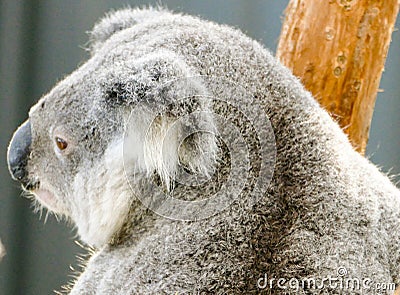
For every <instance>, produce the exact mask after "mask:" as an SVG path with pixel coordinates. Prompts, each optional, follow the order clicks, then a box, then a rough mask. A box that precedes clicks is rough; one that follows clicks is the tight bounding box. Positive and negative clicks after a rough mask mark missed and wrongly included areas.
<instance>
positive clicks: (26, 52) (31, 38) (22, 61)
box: [0, 0, 400, 295]
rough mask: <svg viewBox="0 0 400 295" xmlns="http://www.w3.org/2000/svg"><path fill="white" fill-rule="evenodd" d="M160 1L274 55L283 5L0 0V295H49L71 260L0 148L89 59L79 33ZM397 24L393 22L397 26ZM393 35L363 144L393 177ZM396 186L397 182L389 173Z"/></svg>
mask: <svg viewBox="0 0 400 295" xmlns="http://www.w3.org/2000/svg"><path fill="white" fill-rule="evenodd" d="M157 3H162V4H163V5H166V6H167V7H168V8H170V9H172V10H175V11H180V12H184V13H190V14H194V15H199V16H201V17H203V18H206V19H210V20H214V21H216V22H219V23H226V24H230V25H232V26H235V27H237V28H240V29H241V30H242V31H244V32H246V33H247V34H248V35H249V36H251V37H253V38H255V39H257V40H259V41H260V42H261V43H263V44H265V46H266V47H268V48H270V49H271V50H272V51H275V49H276V46H277V41H278V37H279V33H280V28H281V24H282V17H283V12H284V9H285V7H286V5H287V1H275V0H253V1H245V0H242V1H240V0H232V1H222V0H217V1H216V0H202V1H194V0H193V1H184V0H180V1H178V0H176V1H167V0H165V1H162V2H159V1H158V2H156V1H129V0H125V1H120V0H96V1H94V0H86V1H78V0H69V1H63V0H41V1H36V0H1V1H0V114H1V115H0V116H1V117H0V196H1V199H0V239H1V240H2V242H3V244H4V246H5V248H6V251H7V255H6V256H5V257H4V258H3V260H2V261H1V262H0V294H25V295H28V294H51V293H52V291H53V290H59V289H60V286H61V285H63V284H65V283H66V282H67V281H68V280H69V278H70V274H71V271H70V266H73V267H75V268H76V267H77V265H78V263H77V260H76V257H75V256H76V255H77V254H78V253H84V252H85V251H84V250H83V249H82V248H80V247H79V246H78V245H76V243H75V242H74V241H75V240H76V235H75V231H74V230H73V229H72V227H71V226H67V225H65V224H64V223H58V222H57V221H56V220H55V219H54V217H49V218H48V220H47V222H46V224H45V223H44V217H42V218H40V217H39V215H38V214H34V213H33V211H32V208H31V203H30V202H29V201H28V200H27V199H25V198H23V197H21V190H20V189H19V186H18V184H17V183H15V182H13V181H12V180H11V178H10V176H9V173H8V170H7V166H6V151H7V145H8V142H9V140H10V139H11V136H12V133H13V131H14V130H15V129H16V128H17V126H18V125H19V124H20V123H22V122H23V121H24V120H25V119H26V118H27V113H28V111H29V108H30V106H31V105H32V104H33V103H35V102H36V101H37V100H38V99H39V98H40V97H41V96H42V95H43V94H45V93H46V92H47V91H49V90H50V89H51V88H52V86H53V85H54V84H55V83H56V82H57V81H59V80H60V79H62V78H63V77H64V76H65V75H66V74H68V73H70V72H71V71H73V70H74V69H75V68H76V67H77V65H79V64H81V63H82V62H84V61H85V60H86V59H87V58H88V54H87V53H86V52H85V51H84V50H83V49H82V47H84V46H85V44H86V42H87V34H86V32H87V31H88V30H90V29H91V27H92V26H93V24H94V22H95V21H96V20H97V19H98V18H99V17H101V16H102V15H104V13H105V12H106V11H108V10H110V9H112V8H114V9H117V8H121V7H125V6H127V5H130V6H137V5H145V4H153V5H154V4H157ZM398 26H399V20H398V21H397V27H398ZM399 82H400V34H399V32H395V33H394V34H393V42H392V44H391V47H390V51H389V56H388V58H387V61H386V70H385V73H384V74H383V78H382V81H381V86H380V88H382V89H384V90H385V91H384V92H382V93H379V94H378V98H377V101H376V107H375V112H374V117H373V122H372V127H371V134H370V141H369V145H368V157H369V158H370V159H371V160H372V162H374V163H376V164H377V165H379V166H380V167H381V168H382V170H383V171H386V172H388V171H390V173H391V174H393V175H396V174H397V175H398V174H399V173H400V159H399V157H398V151H399V147H400V128H399V127H400V115H399V113H400V83H399ZM394 179H395V181H398V180H400V178H399V177H398V176H394Z"/></svg>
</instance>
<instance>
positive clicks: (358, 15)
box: [277, 0, 399, 154]
mask: <svg viewBox="0 0 400 295" xmlns="http://www.w3.org/2000/svg"><path fill="white" fill-rule="evenodd" d="M398 10H399V0H378V1H371V0H329V1H328V0H327V1H313V0H291V1H290V2H289V5H288V7H287V8H286V11H285V21H284V24H283V27H282V32H281V36H280V41H279V44H278V50H277V56H278V58H279V59H280V60H281V62H283V64H285V65H286V66H287V67H289V68H290V69H291V70H292V71H293V73H294V74H295V75H296V76H298V77H299V78H300V79H301V80H302V82H303V84H304V85H305V87H306V88H307V89H308V90H309V91H310V92H311V93H312V94H313V95H314V96H315V97H316V99H318V100H319V102H320V103H321V105H323V106H324V107H325V108H326V109H327V110H328V112H329V113H330V114H331V115H332V116H333V117H334V118H335V119H336V120H337V121H338V122H339V124H340V126H341V127H342V128H343V129H344V131H345V132H346V133H347V134H348V135H349V138H350V141H351V142H352V144H353V146H354V148H355V149H356V150H357V151H359V152H360V153H362V154H364V153H365V148H366V145H367V141H368V134H369V127H370V124H371V119H372V114H373V109H374V105H375V99H376V95H377V92H378V91H379V89H378V87H379V82H380V79H381V74H382V71H383V69H384V63H385V60H386V56H387V52H388V48H389V44H390V40H391V34H392V32H393V28H394V24H395V21H396V16H397V14H398Z"/></svg>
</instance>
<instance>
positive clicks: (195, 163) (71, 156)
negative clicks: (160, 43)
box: [8, 46, 215, 246]
mask: <svg viewBox="0 0 400 295" xmlns="http://www.w3.org/2000/svg"><path fill="white" fill-rule="evenodd" d="M127 51H128V52H130V53H132V55H124V54H122V53H123V52H127ZM133 52H134V51H132V50H130V49H129V50H126V49H125V48H123V47H122V49H120V48H119V47H118V46H114V48H113V50H109V49H108V48H105V49H104V50H99V51H98V52H97V53H96V54H95V55H94V56H93V57H92V58H91V59H90V60H89V61H88V62H86V63H85V64H84V65H82V66H81V67H80V68H78V69H77V70H76V71H74V72H73V73H72V74H71V75H70V76H69V77H67V78H66V79H64V80H63V81H61V82H60V83H59V84H58V85H56V86H55V88H54V89H53V90H52V91H51V92H50V93H48V94H47V95H45V96H44V97H43V98H42V99H41V100H40V101H39V102H38V103H37V104H36V105H35V106H33V107H32V109H31V111H30V113H29V118H28V120H27V121H26V122H25V123H24V124H23V125H22V126H21V127H20V128H19V129H18V130H17V131H16V132H15V134H14V137H13V139H12V142H11V144H10V147H9V152H8V162H9V168H10V172H11V174H12V175H13V177H14V179H16V180H18V181H20V182H21V183H22V185H23V187H24V189H25V190H27V191H29V192H30V193H32V194H33V195H34V196H35V198H36V200H37V201H38V202H39V204H40V205H42V206H44V207H46V208H48V209H49V210H50V211H51V212H55V213H56V214H61V215H64V216H67V217H69V218H71V219H72V220H73V221H74V222H75V224H76V225H77V228H78V232H79V234H80V236H81V238H82V239H83V240H84V241H85V242H87V243H89V244H92V245H95V246H101V245H103V244H104V243H106V242H107V241H109V240H110V239H111V238H112V236H113V234H115V232H116V231H117V230H118V228H120V227H121V226H122V224H123V222H124V219H125V217H126V216H127V213H128V211H129V210H130V208H131V206H132V200H133V198H134V196H133V195H134V194H133V192H132V182H128V181H127V177H128V178H129V177H130V176H132V175H133V176H134V177H135V179H136V180H139V179H141V178H145V177H149V176H151V175H153V174H158V175H159V178H160V179H161V181H162V182H163V183H166V184H167V183H168V182H169V181H170V180H171V179H170V178H171V176H173V175H174V173H175V172H174V171H175V170H176V166H177V165H178V162H179V160H178V159H179V158H180V160H181V162H184V164H185V165H186V166H187V167H191V168H193V169H194V170H204V169H202V168H204V167H206V168H207V169H208V167H210V166H211V164H210V163H211V162H213V161H214V154H213V152H214V148H215V138H214V137H213V136H210V135H199V134H196V135H194V136H191V137H190V140H186V141H185V142H184V143H183V144H182V142H178V139H177V137H178V134H177V133H178V131H177V132H172V133H171V132H170V133H168V126H170V125H173V124H174V117H175V116H176V115H178V114H182V113H185V112H187V111H188V110H189V109H191V110H195V109H196V108H197V109H199V110H205V109H206V108H207V106H206V104H204V103H199V102H195V101H194V100H196V99H193V100H188V102H187V103H176V105H175V108H174V107H171V104H173V103H174V101H175V100H176V99H177V98H179V97H196V94H199V93H202V94H204V89H203V88H202V86H201V85H198V84H196V83H194V85H188V84H185V85H184V86H179V83H178V84H176V85H175V86H173V87H172V86H163V83H165V81H167V80H171V79H175V78H178V77H185V76H190V75H193V73H191V72H190V71H189V70H187V68H186V65H185V64H184V63H182V62H180V61H179V58H176V57H175V56H173V55H170V53H165V54H164V53H162V52H158V53H154V54H153V53H151V54H148V55H144V56H141V57H140V58H138V57H135V56H134V53H133ZM161 103H164V104H166V106H167V108H166V109H167V114H161V115H157V116H156V117H152V116H151V107H150V106H155V105H159V104H161ZM138 105H140V108H142V109H141V110H140V111H139V112H138V111H137V109H136V113H135V114H136V115H135V116H134V117H133V118H132V117H131V111H132V109H134V108H136V107H138ZM128 119H130V124H128V131H129V132H128V134H129V138H128V139H129V140H130V145H129V147H130V148H131V150H130V153H129V154H128V156H126V154H125V155H124V153H123V149H124V142H125V141H126V134H127V124H126V122H127V121H128ZM203 119H204V120H203ZM203 119H202V120H203V122H202V125H203V126H204V125H208V127H210V128H209V129H210V130H213V127H212V126H213V122H212V119H211V118H210V117H209V118H203ZM196 120H197V119H195V120H194V121H193V120H192V121H191V123H190V124H197V123H199V122H196ZM178 125H179V124H178ZM179 128H180V127H178V129H177V130H179ZM167 133H168V135H167V136H166V134H167ZM146 136H148V140H147V141H146ZM145 142H146V143H145ZM165 146H167V148H166V149H165V148H163V147H165ZM199 154H200V155H202V156H201V157H199V156H198V155H199ZM127 159H128V160H127ZM127 171H128V172H127ZM126 172H127V173H126ZM127 174H128V175H127ZM167 186H168V185H167Z"/></svg>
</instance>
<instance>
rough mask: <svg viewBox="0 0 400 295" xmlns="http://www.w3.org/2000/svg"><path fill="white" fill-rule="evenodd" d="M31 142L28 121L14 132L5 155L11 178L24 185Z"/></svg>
mask: <svg viewBox="0 0 400 295" xmlns="http://www.w3.org/2000/svg"><path fill="white" fill-rule="evenodd" d="M31 142H32V135H31V124H30V123H29V120H26V121H25V123H23V124H22V125H21V126H20V127H19V128H18V129H17V131H15V133H14V136H13V138H12V139H11V143H10V146H9V147H8V154H7V162H8V169H9V170H10V173H11V175H12V177H13V178H14V179H15V180H18V181H20V182H21V183H22V184H26V182H27V171H26V164H27V162H28V157H29V153H30V149H31Z"/></svg>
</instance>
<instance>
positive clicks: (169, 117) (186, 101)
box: [125, 77, 218, 190]
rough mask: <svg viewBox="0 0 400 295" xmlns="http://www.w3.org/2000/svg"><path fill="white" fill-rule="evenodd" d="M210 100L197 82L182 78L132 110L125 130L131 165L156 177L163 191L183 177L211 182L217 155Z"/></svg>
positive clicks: (158, 90)
mask: <svg viewBox="0 0 400 295" xmlns="http://www.w3.org/2000/svg"><path fill="white" fill-rule="evenodd" d="M209 97H210V96H209V95H207V89H206V87H204V85H203V84H202V83H201V82H199V80H198V79H196V78H193V77H190V78H187V77H185V78H179V79H175V80H174V81H173V82H168V83H163V84H162V85H160V86H159V87H157V89H156V91H155V92H152V93H151V94H150V96H147V97H145V98H144V99H143V100H142V101H143V103H138V104H137V105H136V106H134V110H133V113H132V114H131V115H130V120H129V123H128V128H127V130H128V137H127V138H128V140H129V143H128V145H127V147H128V148H131V150H132V152H133V153H136V154H135V155H133V157H132V155H130V157H129V158H131V159H133V160H134V161H133V162H132V165H134V166H136V167H137V166H141V167H142V169H144V170H145V171H146V172H147V175H149V176H150V175H153V174H154V173H156V174H157V175H158V176H159V178H160V180H161V182H162V183H163V185H164V186H165V188H166V189H167V190H169V189H171V188H172V186H173V184H174V183H175V182H181V183H182V181H185V180H183V179H182V177H186V178H187V177H189V178H191V179H193V180H194V181H195V182H196V181H197V182H204V181H205V179H209V178H210V176H212V175H213V173H214V168H215V166H216V162H217V159H216V158H217V151H218V146H217V136H216V133H217V132H216V126H215V121H214V116H213V112H212V101H211V100H210V98H209ZM160 106H162V107H160ZM153 107H154V108H153ZM125 144H126V143H125ZM141 146H142V148H140V147H141ZM138 147H139V148H138ZM192 183H193V181H192Z"/></svg>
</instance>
